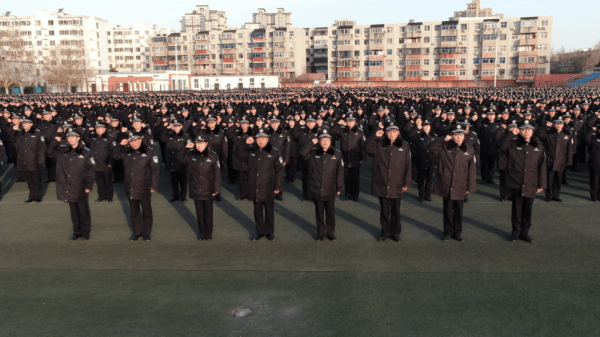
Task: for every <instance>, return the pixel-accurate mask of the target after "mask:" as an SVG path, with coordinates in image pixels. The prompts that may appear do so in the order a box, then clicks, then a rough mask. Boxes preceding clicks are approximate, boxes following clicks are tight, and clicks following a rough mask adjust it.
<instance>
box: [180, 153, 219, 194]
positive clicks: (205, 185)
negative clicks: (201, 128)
mask: <svg viewBox="0 0 600 337" xmlns="http://www.w3.org/2000/svg"><path fill="white" fill-rule="evenodd" d="M177 160H178V161H179V162H180V163H181V164H182V165H185V167H186V170H187V172H186V174H187V179H188V184H189V187H190V199H199V200H210V199H211V198H212V197H213V194H221V166H220V164H219V156H217V154H216V153H214V152H213V151H210V150H209V149H208V147H207V148H205V149H204V151H203V152H200V151H198V149H196V148H195V147H194V148H193V149H188V148H185V147H183V148H181V149H180V150H179V152H178V153H177Z"/></svg>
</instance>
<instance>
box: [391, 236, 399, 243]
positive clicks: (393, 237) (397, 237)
mask: <svg viewBox="0 0 600 337" xmlns="http://www.w3.org/2000/svg"><path fill="white" fill-rule="evenodd" d="M392 240H394V241H396V242H400V241H401V240H400V237H399V236H394V235H392Z"/></svg>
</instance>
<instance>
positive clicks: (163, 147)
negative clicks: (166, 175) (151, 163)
mask: <svg viewBox="0 0 600 337" xmlns="http://www.w3.org/2000/svg"><path fill="white" fill-rule="evenodd" d="M158 146H159V147H160V156H161V157H162V162H163V163H164V162H165V161H166V160H167V143H166V142H163V141H160V140H159V141H158Z"/></svg>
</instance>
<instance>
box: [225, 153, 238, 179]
mask: <svg viewBox="0 0 600 337" xmlns="http://www.w3.org/2000/svg"><path fill="white" fill-rule="evenodd" d="M229 153H233V150H230V152H229ZM227 181H228V182H229V183H230V184H235V183H237V181H238V171H237V170H236V169H234V168H233V155H231V156H228V157H227Z"/></svg>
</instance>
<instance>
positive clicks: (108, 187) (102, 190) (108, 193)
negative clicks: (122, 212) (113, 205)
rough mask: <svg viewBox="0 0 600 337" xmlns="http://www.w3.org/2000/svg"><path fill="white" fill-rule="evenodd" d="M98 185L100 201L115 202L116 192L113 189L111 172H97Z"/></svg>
mask: <svg viewBox="0 0 600 337" xmlns="http://www.w3.org/2000/svg"><path fill="white" fill-rule="evenodd" d="M96 185H97V186H98V199H100V200H109V201H112V200H113V196H114V194H115V190H114V188H113V182H112V178H111V176H110V171H108V172H104V171H96Z"/></svg>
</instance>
